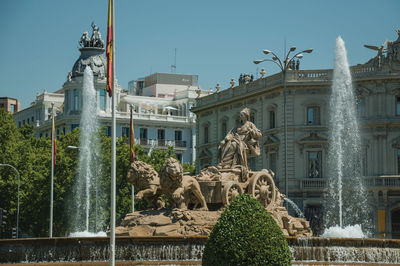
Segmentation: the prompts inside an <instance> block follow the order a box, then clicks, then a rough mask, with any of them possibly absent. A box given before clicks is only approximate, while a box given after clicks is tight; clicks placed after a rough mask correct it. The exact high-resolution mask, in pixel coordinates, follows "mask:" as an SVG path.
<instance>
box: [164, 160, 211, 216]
mask: <svg viewBox="0 0 400 266" xmlns="http://www.w3.org/2000/svg"><path fill="white" fill-rule="evenodd" d="M160 184H161V189H162V191H163V192H164V193H165V194H166V195H167V197H169V198H170V201H171V204H172V206H173V207H174V208H178V209H187V208H188V207H189V204H190V203H193V204H194V208H196V207H197V206H198V205H199V204H200V210H205V211H206V210H208V208H207V203H206V200H205V199H204V196H203V194H202V193H201V191H200V185H199V182H197V180H196V179H195V178H193V177H191V176H188V175H183V169H182V165H181V164H180V162H179V161H177V160H176V159H174V158H168V159H167V160H166V161H165V163H164V164H163V166H162V167H161V170H160Z"/></svg>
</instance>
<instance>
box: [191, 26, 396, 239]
mask: <svg viewBox="0 0 400 266" xmlns="http://www.w3.org/2000/svg"><path fill="white" fill-rule="evenodd" d="M399 36H400V33H399ZM382 51H387V52H386V53H382ZM271 67H272V64H271ZM351 72H352V77H353V88H354V91H355V95H356V96H357V111H358V117H359V123H360V126H361V132H362V151H363V154H362V156H363V169H364V170H363V171H364V176H365V177H364V179H363V180H364V183H365V184H366V186H367V188H368V190H369V191H370V192H371V195H373V199H374V205H373V206H366V207H370V208H374V209H375V210H374V213H375V216H374V217H373V218H374V223H375V227H376V232H375V233H376V236H377V237H387V238H400V37H399V38H398V39H397V40H396V41H394V42H388V43H387V47H385V48H384V49H383V50H382V49H381V50H378V55H377V56H376V57H374V58H372V59H371V60H369V61H368V62H367V63H365V64H359V65H356V66H352V67H351ZM332 73H333V70H331V69H329V70H293V71H292V70H289V71H288V72H287V74H286V92H287V97H286V98H287V102H286V122H287V136H286V137H287V169H286V171H287V180H288V197H289V198H290V199H292V200H293V201H294V202H296V204H297V205H298V206H299V207H300V209H302V210H303V211H304V213H305V215H306V217H307V218H309V219H310V220H312V219H313V217H318V216H320V215H322V214H321V211H322V210H321V207H322V197H323V191H324V189H326V186H327V179H328V176H327V173H326V169H327V161H326V158H327V153H328V146H329V137H328V134H329V133H328V123H329V110H328V106H329V97H330V90H331V84H332ZM283 88H284V86H283V82H282V74H281V73H278V74H275V75H271V76H267V77H262V78H260V79H256V80H254V81H252V82H246V83H244V84H241V85H239V86H232V87H230V88H227V89H226V90H222V91H220V92H218V93H217V92H216V93H213V94H211V95H209V96H205V97H202V98H199V99H198V100H197V105H196V107H194V108H193V109H192V111H193V112H195V113H196V115H197V123H196V126H197V128H196V134H197V137H196V141H197V143H196V150H197V152H196V167H197V171H199V170H200V169H202V168H204V167H205V166H208V165H217V163H218V162H217V158H218V144H219V142H220V141H221V140H222V139H223V138H224V136H225V135H226V133H227V132H228V131H229V130H230V129H231V128H233V127H234V126H235V124H236V123H238V121H239V112H240V110H241V109H243V108H244V107H248V108H250V109H251V110H252V116H251V120H252V122H253V123H255V125H256V126H257V127H258V128H259V129H260V130H261V131H262V134H263V136H262V139H261V141H260V146H261V156H259V157H256V158H250V160H249V167H250V168H251V169H253V170H260V169H263V168H267V169H272V170H273V171H274V172H275V173H276V180H275V181H276V183H277V185H278V187H279V188H280V190H281V191H283V192H285V178H284V165H285V163H284V162H285V160H284V156H285V154H284V144H283V143H284V115H283V114H284V112H283V99H284V97H283ZM311 222H312V223H313V224H314V225H315V226H316V227H318V222H320V220H318V221H316V220H315V221H311ZM314 229H315V230H318V229H316V228H314Z"/></svg>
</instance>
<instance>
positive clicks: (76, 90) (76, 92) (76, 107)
mask: <svg viewBox="0 0 400 266" xmlns="http://www.w3.org/2000/svg"><path fill="white" fill-rule="evenodd" d="M78 108H79V91H78V89H74V110H78Z"/></svg>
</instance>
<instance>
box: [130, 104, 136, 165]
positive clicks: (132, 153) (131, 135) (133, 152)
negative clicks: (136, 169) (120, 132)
mask: <svg viewBox="0 0 400 266" xmlns="http://www.w3.org/2000/svg"><path fill="white" fill-rule="evenodd" d="M129 144H130V148H131V162H133V160H134V159H135V148H134V145H135V132H134V131H133V118H132V107H131V119H130V126H129Z"/></svg>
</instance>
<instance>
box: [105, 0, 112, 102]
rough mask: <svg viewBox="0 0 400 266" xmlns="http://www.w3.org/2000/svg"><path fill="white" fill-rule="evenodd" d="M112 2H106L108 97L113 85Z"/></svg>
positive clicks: (109, 0) (110, 94)
mask: <svg viewBox="0 0 400 266" xmlns="http://www.w3.org/2000/svg"><path fill="white" fill-rule="evenodd" d="M113 17H114V1H113V0H108V23H107V48H106V55H107V87H106V90H107V92H108V96H110V97H111V96H112V90H113V83H114V65H113V63H114V62H113V61H114V25H113V21H114V18H113Z"/></svg>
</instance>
